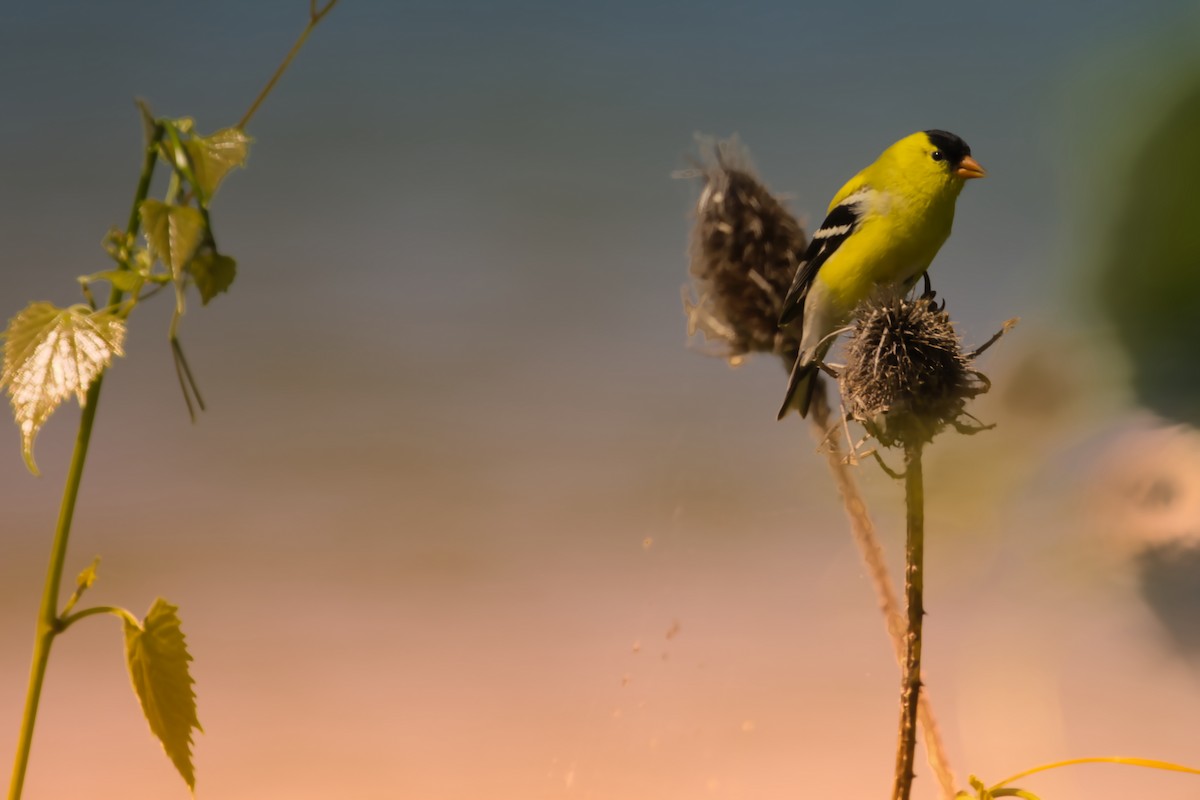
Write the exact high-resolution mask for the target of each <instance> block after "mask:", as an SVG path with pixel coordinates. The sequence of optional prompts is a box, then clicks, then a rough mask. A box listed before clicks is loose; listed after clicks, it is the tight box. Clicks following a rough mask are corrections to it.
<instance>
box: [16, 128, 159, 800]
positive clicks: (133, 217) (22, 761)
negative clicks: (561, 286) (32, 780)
mask: <svg viewBox="0 0 1200 800" xmlns="http://www.w3.org/2000/svg"><path fill="white" fill-rule="evenodd" d="M162 134H163V129H162V126H161V125H159V126H155V129H154V134H153V136H152V137H151V139H150V141H149V142H147V143H146V153H145V156H144V158H143V160H142V173H141V176H140V178H139V179H138V185H137V190H136V191H135V192H134V198H133V209H132V210H131V211H130V214H129V224H128V226H127V227H126V229H125V231H126V237H127V238H128V239H132V238H133V237H135V236H137V232H138V227H139V223H140V217H139V215H138V209H139V208H140V206H141V204H142V201H143V200H145V199H146V196H147V195H148V194H149V193H150V181H151V179H152V178H153V177H154V165H155V163H156V162H157V160H158V143H159V140H160V139H161V138H162ZM128 267H129V265H128V263H125V264H122V265H121V266H120V268H121V269H128ZM123 296H124V293H123V292H121V291H120V290H118V289H117V288H116V287H115V286H114V287H113V289H112V291H111V292H109V296H108V305H109V306H115V305H117V304H118V303H120V302H121V298H122V297H123ZM106 372H107V370H105V371H103V372H101V373H100V374H99V375H97V376H96V379H95V380H94V381H92V385H91V386H89V387H88V390H87V395H86V398H85V400H84V403H83V411H82V413H81V414H80V418H79V432H78V434H77V435H76V437H75V450H74V452H72V454H71V466H70V467H69V468H68V470H67V481H66V485H65V486H64V487H63V499H62V504H61V505H60V506H59V511H58V524H57V525H56V526H55V528H54V542H53V544H51V545H50V566H49V567H48V568H47V570H46V583H45V585H44V587H43V589H42V601H41V605H40V606H39V607H38V617H37V628H36V632H35V634H34V640H33V663H32V665H31V666H30V669H29V688H28V689H27V690H26V693H25V711H24V713H23V714H22V715H21V732H20V733H19V734H18V736H17V753H16V756H15V757H14V759H13V771H12V778H11V780H10V781H9V785H8V800H19V798H20V797H21V791H22V789H23V788H24V786H25V771H26V768H27V767H28V766H29V750H30V747H31V745H32V744H33V726H34V723H35V722H36V721H37V712H38V704H39V702H40V700H41V697H42V684H43V683H44V682H45V679H46V664H47V663H48V662H49V660H50V646H51V645H52V644H54V637H56V636H58V634H60V633H62V632H63V630H64V629H65V628H64V625H63V620H62V619H61V618H60V617H59V613H58V595H59V592H60V590H61V588H62V573H63V565H64V564H65V563H66V560H67V541H68V540H69V539H70V537H71V521H72V519H73V518H74V516H75V501H76V499H77V498H78V497H79V484H80V481H81V480H82V479H83V466H84V463H85V462H86V461H87V454H88V444H89V443H90V442H91V439H92V425H93V424H94V423H95V420H96V406H97V405H98V404H99V402H100V389H101V387H102V386H103V384H104V375H105V373H106Z"/></svg>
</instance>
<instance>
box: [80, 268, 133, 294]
mask: <svg viewBox="0 0 1200 800" xmlns="http://www.w3.org/2000/svg"><path fill="white" fill-rule="evenodd" d="M75 280H77V281H79V282H80V283H82V284H83V285H84V286H87V285H89V284H92V283H96V282H98V281H108V282H109V283H111V284H112V286H113V288H114V289H117V290H118V291H121V292H125V293H126V294H133V293H135V292H136V291H137V290H138V289H140V288H142V284H143V283H145V282H146V276H145V275H143V274H142V273H140V272H136V271H134V270H132V269H106V270H104V271H103V272H93V273H92V274H91V275H80V276H79V277H78V278H76V279H75Z"/></svg>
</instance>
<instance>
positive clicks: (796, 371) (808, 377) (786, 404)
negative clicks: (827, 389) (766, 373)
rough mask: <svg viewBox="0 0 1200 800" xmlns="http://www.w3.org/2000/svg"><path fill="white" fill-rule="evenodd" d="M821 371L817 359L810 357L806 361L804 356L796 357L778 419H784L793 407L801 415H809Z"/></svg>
mask: <svg viewBox="0 0 1200 800" xmlns="http://www.w3.org/2000/svg"><path fill="white" fill-rule="evenodd" d="M819 371H820V370H819V369H818V367H817V362H816V361H815V360H812V359H810V360H808V361H807V362H806V361H805V360H804V357H803V356H801V357H799V358H797V359H796V365H795V366H793V367H792V374H791V377H789V378H788V388H787V396H786V397H784V398H783V405H782V406H781V407H780V409H779V417H778V419H783V418H784V417H785V416H787V413H788V411H790V410H792V409H793V408H794V409H796V410H797V411H799V412H800V416H802V417H807V416H808V408H809V406H810V405H812V399H813V393H814V392H815V391H816V390H817V384H818V383H819V382H820V376H819V375H818V374H817V373H818V372H819Z"/></svg>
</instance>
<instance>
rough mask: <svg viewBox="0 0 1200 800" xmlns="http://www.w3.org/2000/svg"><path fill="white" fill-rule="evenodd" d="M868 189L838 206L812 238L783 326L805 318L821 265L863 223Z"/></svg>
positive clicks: (783, 313) (786, 304)
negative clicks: (811, 291) (805, 302)
mask: <svg viewBox="0 0 1200 800" xmlns="http://www.w3.org/2000/svg"><path fill="white" fill-rule="evenodd" d="M868 191H869V190H868V189H866V188H863V189H860V190H858V191H857V192H855V193H853V194H851V195H850V196H848V197H847V198H846V199H845V200H843V201H842V202H840V203H838V204H837V205H836V206H834V207H833V209H832V210H831V211H830V212H829V216H827V217H825V221H824V222H822V223H821V227H820V228H818V229H817V232H816V233H814V234H813V235H812V241H811V242H810V243H809V245H808V250H806V251H805V252H804V258H803V259H801V261H800V265H799V266H798V267H797V268H796V277H795V278H794V279H792V288H790V289H788V293H787V297H785V298H784V300H783V310H782V311H781V312H780V314H779V325H780V327H782V326H784V325H789V324H791V323H793V322H800V321H802V320H803V317H804V298H805V297H807V296H808V288H809V287H810V286H812V282H813V278H815V277H817V271H818V270H819V269H821V265H822V264H824V263H825V262H826V261H828V260H829V257H830V256H831V255H833V254H834V253H835V252H836V251H837V249H838V248H839V247H841V246H842V242H844V241H846V240H847V239H848V238H850V234H851V233H853V232H854V229H855V228H857V227H858V223H859V222H860V221H861V220H862V208H863V202H864V201H865V200H866V199H867V192H868Z"/></svg>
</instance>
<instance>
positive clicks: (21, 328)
mask: <svg viewBox="0 0 1200 800" xmlns="http://www.w3.org/2000/svg"><path fill="white" fill-rule="evenodd" d="M124 342H125V322H124V320H122V319H121V318H120V317H118V316H117V315H116V314H114V313H113V312H111V311H92V310H91V309H89V308H88V307H87V306H84V305H76V306H71V307H70V308H58V307H57V306H55V305H54V304H53V303H45V302H39V303H30V304H29V305H28V306H26V307H25V309H24V310H23V311H21V312H20V313H19V314H17V315H16V316H15V317H13V318H12V319H11V320H10V321H9V323H8V328H7V330H5V332H4V370H3V372H2V373H0V385H3V386H5V387H7V389H8V394H9V398H10V399H11V401H12V408H13V416H14V418H15V419H16V422H17V427H18V428H20V430H21V450H22V453H23V455H24V456H25V463H26V465H27V466H28V467H29V471H30V472H32V473H33V474H35V475H36V474H38V470H37V465H36V464H35V463H34V460H33V442H34V439H35V438H36V437H37V434H38V431H40V430H41V428H42V425H44V424H45V423H46V420H47V419H49V418H50V415H51V414H53V413H54V410H55V409H56V408H58V406H59V405H60V404H61V403H62V402H63V401H64V400H66V399H67V398H68V397H69V396H71V395H72V394H73V395H75V397H76V398H77V399H78V400H79V404H80V405H81V406H82V405H83V404H84V402H85V401H86V398H87V390H88V387H89V386H91V384H92V381H94V380H95V379H96V376H98V375H99V374H100V373H101V372H102V371H103V370H104V369H105V368H106V367H107V366H108V365H109V364H111V363H112V359H113V356H120V355H124V351H123V350H122V349H121V348H122V345H123V344H124Z"/></svg>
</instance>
